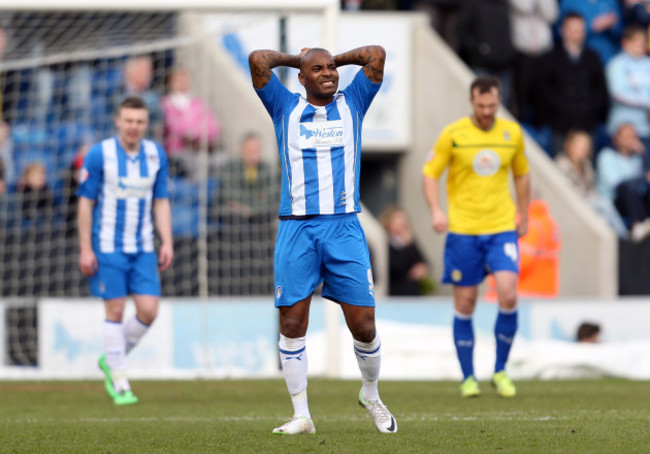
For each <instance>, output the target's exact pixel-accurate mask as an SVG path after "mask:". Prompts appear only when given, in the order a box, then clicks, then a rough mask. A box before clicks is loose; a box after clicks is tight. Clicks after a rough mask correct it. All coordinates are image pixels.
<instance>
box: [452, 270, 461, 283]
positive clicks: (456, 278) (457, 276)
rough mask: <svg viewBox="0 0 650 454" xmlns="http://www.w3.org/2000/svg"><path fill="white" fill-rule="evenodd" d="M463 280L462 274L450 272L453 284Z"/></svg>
mask: <svg viewBox="0 0 650 454" xmlns="http://www.w3.org/2000/svg"><path fill="white" fill-rule="evenodd" d="M462 278H463V273H461V272H460V270H454V271H452V272H451V280H452V281H454V282H460V280H461V279H462Z"/></svg>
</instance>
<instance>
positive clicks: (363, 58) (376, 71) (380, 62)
mask: <svg viewBox="0 0 650 454" xmlns="http://www.w3.org/2000/svg"><path fill="white" fill-rule="evenodd" d="M334 62H335V63H336V66H344V65H360V66H363V73H364V74H365V75H366V77H368V79H370V80H371V81H372V82H375V83H379V82H381V81H383V80H384V64H385V63H386V51H385V50H384V48H383V47H381V46H364V47H358V48H356V49H352V50H350V51H348V52H344V53H342V54H339V55H337V56H335V57H334Z"/></svg>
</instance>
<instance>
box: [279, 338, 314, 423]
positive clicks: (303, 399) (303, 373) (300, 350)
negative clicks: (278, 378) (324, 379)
mask: <svg viewBox="0 0 650 454" xmlns="http://www.w3.org/2000/svg"><path fill="white" fill-rule="evenodd" d="M278 346H279V347H280V362H281V363H282V372H283V373H284V381H285V382H286V383H287V390H289V394H291V402H292V403H293V414H294V416H305V417H307V418H309V419H311V414H310V413H309V404H308V403H307V350H306V349H305V337H297V338H295V339H290V338H288V337H285V336H283V335H282V334H280V342H279V343H278Z"/></svg>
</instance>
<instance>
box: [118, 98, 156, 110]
mask: <svg viewBox="0 0 650 454" xmlns="http://www.w3.org/2000/svg"><path fill="white" fill-rule="evenodd" d="M122 109H144V110H149V109H147V103H146V102H144V99H142V98H139V97H137V96H129V97H128V98H125V99H124V100H123V101H122V102H121V103H120V106H119V108H118V109H117V111H118V112H119V111H120V110H122Z"/></svg>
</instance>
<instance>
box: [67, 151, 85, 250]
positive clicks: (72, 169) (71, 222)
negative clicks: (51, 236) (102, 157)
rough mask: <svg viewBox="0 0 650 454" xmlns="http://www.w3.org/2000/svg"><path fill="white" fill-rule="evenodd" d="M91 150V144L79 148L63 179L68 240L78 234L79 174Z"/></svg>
mask: <svg viewBox="0 0 650 454" xmlns="http://www.w3.org/2000/svg"><path fill="white" fill-rule="evenodd" d="M89 150H90V144H89V143H85V144H83V145H82V146H81V147H79V149H78V150H77V153H76V154H75V156H74V159H73V160H72V163H71V164H70V166H69V167H68V168H67V169H66V173H65V175H64V177H63V187H64V188H65V189H64V190H65V193H64V196H65V199H66V204H65V217H64V218H65V227H66V237H67V238H71V237H73V236H76V234H77V201H78V200H77V189H78V188H79V174H80V172H81V167H82V166H83V163H84V158H85V157H86V155H87V154H88V151H89ZM73 241H76V239H73Z"/></svg>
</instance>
